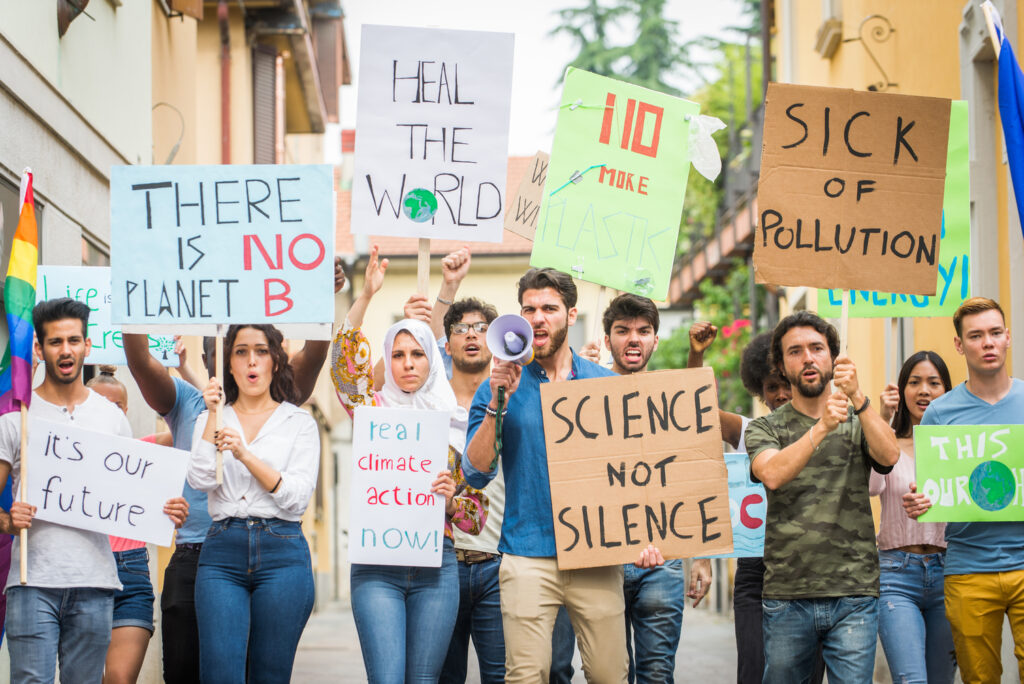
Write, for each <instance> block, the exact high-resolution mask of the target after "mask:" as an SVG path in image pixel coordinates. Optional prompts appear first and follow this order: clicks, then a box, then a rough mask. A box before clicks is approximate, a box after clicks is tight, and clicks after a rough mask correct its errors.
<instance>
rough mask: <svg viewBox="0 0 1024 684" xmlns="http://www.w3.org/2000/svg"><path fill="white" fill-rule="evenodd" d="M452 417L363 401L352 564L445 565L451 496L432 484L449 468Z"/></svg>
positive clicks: (355, 441)
mask: <svg viewBox="0 0 1024 684" xmlns="http://www.w3.org/2000/svg"><path fill="white" fill-rule="evenodd" d="M450 420H451V415H450V414H448V413H446V412H443V411H421V410H418V409H399V408H383V407H373V406H358V407H356V409H355V412H354V415H353V417H352V424H353V435H352V495H351V496H350V497H349V498H350V502H351V504H350V511H351V515H350V517H349V520H350V524H349V547H348V558H349V562H351V563H369V564H374V565H412V566H419V567H431V568H436V567H440V565H441V553H442V551H443V549H444V496H442V495H438V494H433V493H431V491H430V485H431V483H432V482H433V481H434V480H435V479H437V474H438V473H440V472H441V471H442V470H447V469H448V424H449V422H450Z"/></svg>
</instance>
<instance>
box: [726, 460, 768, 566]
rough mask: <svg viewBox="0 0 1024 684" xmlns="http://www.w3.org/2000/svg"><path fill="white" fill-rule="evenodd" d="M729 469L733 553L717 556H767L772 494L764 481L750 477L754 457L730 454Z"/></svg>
mask: <svg viewBox="0 0 1024 684" xmlns="http://www.w3.org/2000/svg"><path fill="white" fill-rule="evenodd" d="M725 467H726V468H728V469H729V519H730V520H731V521H732V553H723V554H719V555H717V556H713V557H714V558H760V557H762V556H764V530H765V523H764V521H765V518H766V517H767V515H768V497H767V495H766V494H765V491H764V485H763V484H760V483H755V482H754V481H753V480H751V479H750V457H749V456H747V454H726V455H725Z"/></svg>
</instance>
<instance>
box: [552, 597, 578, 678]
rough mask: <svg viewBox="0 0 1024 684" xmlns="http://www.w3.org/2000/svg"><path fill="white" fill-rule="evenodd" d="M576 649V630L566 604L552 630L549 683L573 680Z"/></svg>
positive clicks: (559, 611)
mask: <svg viewBox="0 0 1024 684" xmlns="http://www.w3.org/2000/svg"><path fill="white" fill-rule="evenodd" d="M575 651H576V632H575V631H574V630H573V628H572V620H570V619H569V611H568V610H566V609H565V606H561V607H560V608H559V609H558V615H557V616H555V628H554V629H553V630H552V632H551V672H550V674H549V677H550V679H549V680H548V681H549V684H570V682H572V673H573V668H572V655H573V653H575Z"/></svg>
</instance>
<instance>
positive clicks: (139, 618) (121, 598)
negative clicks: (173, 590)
mask: <svg viewBox="0 0 1024 684" xmlns="http://www.w3.org/2000/svg"><path fill="white" fill-rule="evenodd" d="M114 561H115V562H116V563H117V579H119V580H120V581H121V587H122V588H121V591H118V592H115V593H114V623H113V624H114V629H117V628H118V627H141V628H142V629H148V630H149V633H150V634H152V633H153V602H154V601H155V596H154V595H153V582H152V580H150V578H149V551H148V550H147V549H146V547H145V546H143V547H142V548H139V549H130V550H128V551H116V552H114Z"/></svg>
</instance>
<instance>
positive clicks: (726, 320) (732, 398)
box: [648, 260, 753, 415]
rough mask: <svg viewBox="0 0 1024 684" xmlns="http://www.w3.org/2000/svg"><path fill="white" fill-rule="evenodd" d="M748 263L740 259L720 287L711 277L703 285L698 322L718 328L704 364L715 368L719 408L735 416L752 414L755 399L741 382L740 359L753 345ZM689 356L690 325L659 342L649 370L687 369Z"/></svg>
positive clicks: (706, 353) (702, 282)
mask: <svg viewBox="0 0 1024 684" xmlns="http://www.w3.org/2000/svg"><path fill="white" fill-rule="evenodd" d="M749 273H750V272H749V271H748V270H747V266H746V263H744V262H743V261H739V260H737V261H736V262H735V263H734V264H733V267H732V270H730V271H729V275H728V276H727V277H726V279H725V282H724V283H723V284H721V285H719V284H717V283H715V282H714V281H712V280H711V279H710V278H706V279H704V280H703V281H701V284H700V292H701V299H700V311H699V319H700V320H705V321H710V322H711V323H712V324H714V325H715V326H717V327H718V337H717V338H716V339H715V341H714V343H713V344H712V345H711V347H710V348H709V349H708V350H707V352H705V354H704V365H705V366H711V367H712V368H714V369H715V378H716V379H717V381H718V405H719V406H720V407H721V408H722V409H724V410H726V411H732V412H733V413H739V414H740V415H750V413H751V411H752V406H753V400H752V399H751V397H750V395H749V394H747V391H746V389H745V388H744V387H743V381H742V380H740V359H741V357H742V355H743V349H744V348H745V347H746V346H747V343H748V342H750V330H751V328H750V325H749V324H746V325H745V324H744V323H743V322H742V321H744V320H746V321H749V320H750V296H749V292H750V289H749V282H748V278H749V277H750V275H749ZM689 353H690V329H689V326H680V327H679V328H678V329H676V331H675V332H674V333H672V335H670V336H669V337H666V338H664V339H662V340H660V341H659V343H658V350H657V351H656V352H654V355H653V356H652V357H651V362H650V365H649V366H648V368H650V369H651V370H657V369H661V368H686V361H687V357H688V356H689Z"/></svg>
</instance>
